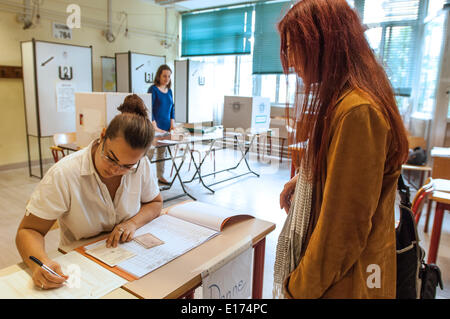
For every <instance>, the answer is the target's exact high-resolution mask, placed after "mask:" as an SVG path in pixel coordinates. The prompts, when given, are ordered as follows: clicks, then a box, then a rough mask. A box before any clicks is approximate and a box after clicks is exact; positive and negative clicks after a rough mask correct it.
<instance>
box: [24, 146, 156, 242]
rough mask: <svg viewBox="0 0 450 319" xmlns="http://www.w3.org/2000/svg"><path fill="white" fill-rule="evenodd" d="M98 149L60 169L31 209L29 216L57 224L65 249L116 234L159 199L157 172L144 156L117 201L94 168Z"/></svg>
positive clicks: (63, 161) (66, 160) (37, 193)
mask: <svg viewBox="0 0 450 319" xmlns="http://www.w3.org/2000/svg"><path fill="white" fill-rule="evenodd" d="M95 143H96V141H93V142H92V143H91V144H90V145H89V146H88V147H86V148H84V149H82V150H80V151H78V152H75V153H72V154H70V155H68V156H66V157H64V158H62V159H61V160H60V161H58V162H57V163H55V164H54V165H53V166H52V167H51V168H50V169H49V170H48V172H47V173H46V174H45V176H44V178H43V179H42V180H41V182H40V183H39V184H38V186H37V187H36V189H35V190H34V192H33V194H32V195H31V198H30V200H29V202H28V204H27V206H26V210H27V212H26V214H27V215H28V214H29V213H31V214H33V215H35V216H37V217H40V218H42V219H47V220H54V219H57V220H58V223H59V226H60V229H61V242H60V245H68V244H70V243H71V242H73V241H75V240H80V239H82V238H88V237H92V236H95V235H98V234H99V233H101V232H105V231H106V232H109V231H112V229H113V228H114V226H115V225H116V224H118V223H121V222H122V221H124V220H127V219H129V218H131V217H133V216H134V215H136V214H137V213H138V212H139V210H140V208H141V203H148V202H151V201H152V200H153V199H155V198H156V196H157V195H158V194H159V187H158V182H157V180H156V175H155V172H154V170H153V169H152V168H151V165H150V161H149V160H148V158H147V156H144V158H142V159H141V162H140V164H139V168H138V170H137V171H136V173H128V174H126V175H123V176H122V180H121V182H120V186H119V188H118V189H117V191H116V195H115V197H114V201H113V200H112V199H111V195H110V194H109V191H108V188H107V187H106V185H105V184H104V183H103V182H102V181H101V180H100V177H99V176H98V174H97V172H96V170H95V167H94V163H93V162H92V156H91V150H92V146H93V145H95Z"/></svg>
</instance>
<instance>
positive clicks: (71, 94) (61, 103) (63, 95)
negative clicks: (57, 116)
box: [56, 82, 76, 112]
mask: <svg viewBox="0 0 450 319" xmlns="http://www.w3.org/2000/svg"><path fill="white" fill-rule="evenodd" d="M75 90H76V87H75V85H74V84H73V83H64V82H57V83H56V111H57V112H75Z"/></svg>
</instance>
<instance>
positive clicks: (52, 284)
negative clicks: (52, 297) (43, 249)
mask: <svg viewBox="0 0 450 319" xmlns="http://www.w3.org/2000/svg"><path fill="white" fill-rule="evenodd" d="M42 262H43V263H44V264H45V265H46V266H48V267H49V268H51V269H52V270H54V271H55V272H56V273H57V274H59V275H60V276H61V277H58V276H55V275H53V274H51V273H49V272H48V271H46V270H44V269H43V268H42V267H39V266H38V265H36V266H33V268H32V270H31V271H32V274H31V277H32V279H33V282H34V284H35V286H36V287H37V288H39V289H53V288H59V287H61V286H63V284H64V282H65V281H66V280H67V279H69V277H68V276H66V275H64V274H63V272H62V270H61V266H60V265H59V264H58V263H57V262H55V261H52V260H50V259H45V260H42Z"/></svg>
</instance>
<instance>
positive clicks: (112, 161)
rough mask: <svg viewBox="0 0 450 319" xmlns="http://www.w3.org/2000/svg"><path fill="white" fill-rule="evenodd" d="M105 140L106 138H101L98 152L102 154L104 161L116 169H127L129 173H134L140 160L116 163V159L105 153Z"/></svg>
mask: <svg viewBox="0 0 450 319" xmlns="http://www.w3.org/2000/svg"><path fill="white" fill-rule="evenodd" d="M105 142H106V138H105V139H104V140H103V145H102V151H101V153H100V155H101V156H102V158H103V159H104V160H106V162H107V163H108V164H109V165H112V166H114V167H115V168H116V169H119V170H121V171H129V172H131V173H136V171H137V170H138V168H139V164H140V163H141V160H139V161H138V162H137V163H136V164H132V165H121V164H119V163H117V160H115V159H113V158H111V157H109V155H107V154H105V144H106V143H105Z"/></svg>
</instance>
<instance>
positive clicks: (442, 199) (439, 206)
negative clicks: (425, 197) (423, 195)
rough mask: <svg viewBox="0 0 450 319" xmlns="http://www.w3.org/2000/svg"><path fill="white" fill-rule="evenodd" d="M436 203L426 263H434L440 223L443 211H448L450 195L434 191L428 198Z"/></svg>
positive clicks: (449, 208) (439, 237)
mask: <svg viewBox="0 0 450 319" xmlns="http://www.w3.org/2000/svg"><path fill="white" fill-rule="evenodd" d="M430 199H431V200H433V201H435V202H436V211H435V215H434V222H433V230H432V232H431V239H430V249H429V251H428V260H427V262H428V263H429V264H430V263H433V264H435V263H436V260H437V253H438V249H439V242H440V239H441V229H442V221H443V219H444V212H445V210H450V193H447V192H440V191H435V192H433V193H432V196H431V198H430Z"/></svg>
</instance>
